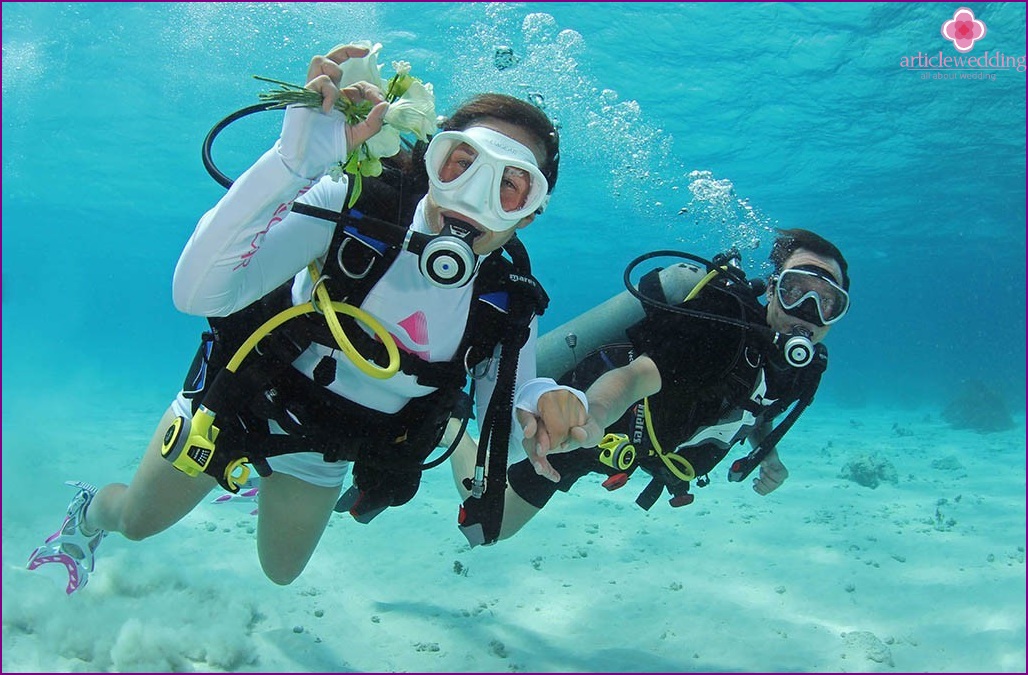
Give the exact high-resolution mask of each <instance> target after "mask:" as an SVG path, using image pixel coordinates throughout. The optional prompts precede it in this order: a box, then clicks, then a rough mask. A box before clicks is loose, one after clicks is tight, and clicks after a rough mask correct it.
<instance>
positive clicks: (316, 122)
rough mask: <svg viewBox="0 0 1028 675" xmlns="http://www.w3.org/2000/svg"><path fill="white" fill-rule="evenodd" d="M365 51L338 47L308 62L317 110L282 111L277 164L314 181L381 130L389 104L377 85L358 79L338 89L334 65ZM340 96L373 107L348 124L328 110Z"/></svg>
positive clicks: (338, 70) (296, 108) (294, 108)
mask: <svg viewBox="0 0 1028 675" xmlns="http://www.w3.org/2000/svg"><path fill="white" fill-rule="evenodd" d="M369 51H370V50H369V49H368V48H367V47H359V46H356V45H340V46H338V47H336V48H334V49H332V51H330V52H329V53H328V54H326V55H324V56H315V57H314V58H313V59H311V63H310V66H309V67H308V69H307V85H306V88H307V89H310V90H311V91H315V92H318V93H320V94H321V97H322V106H321V111H320V112H319V111H317V110H313V109H311V108H306V107H303V106H297V105H294V106H290V107H289V108H287V109H286V115H285V121H284V122H283V123H282V137H281V139H280V141H279V144H278V153H279V155H281V157H282V161H283V162H285V165H286V167H288V168H289V170H290V171H292V172H293V173H294V174H296V175H298V176H301V177H303V178H307V179H311V180H313V179H317V178H320V177H321V176H323V175H324V174H325V173H326V172H327V171H328V169H329V167H331V166H332V165H333V164H335V163H337V162H339V161H341V160H345V159H346V156H347V154H348V150H349V148H355V147H357V146H359V145H360V144H361V143H364V142H365V141H366V140H368V139H369V138H371V137H372V136H374V135H375V134H376V133H378V131H379V130H380V129H381V128H382V118H383V117H384V116H385V114H386V111H387V110H388V109H389V104H388V103H386V102H385V99H384V98H383V95H382V92H381V90H379V88H378V87H376V86H374V85H372V84H369V83H368V82H364V81H358V82H354V83H353V84H351V85H349V86H345V87H343V88H340V86H339V85H340V82H341V79H342V74H343V71H342V68H341V67H340V65H341V64H343V63H344V62H346V61H348V60H349V59H351V58H362V57H364V56H367V55H368V53H369ZM340 97H346V98H347V99H348V100H349V101H350V102H352V103H361V102H364V101H367V102H369V103H371V104H372V106H373V107H372V109H371V112H370V113H369V114H368V116H367V118H366V119H365V120H363V121H361V122H358V123H356V124H353V125H350V124H347V123H346V118H345V117H344V116H343V114H342V113H340V112H338V111H335V110H333V104H334V103H335V102H336V100H337V99H338V98H340Z"/></svg>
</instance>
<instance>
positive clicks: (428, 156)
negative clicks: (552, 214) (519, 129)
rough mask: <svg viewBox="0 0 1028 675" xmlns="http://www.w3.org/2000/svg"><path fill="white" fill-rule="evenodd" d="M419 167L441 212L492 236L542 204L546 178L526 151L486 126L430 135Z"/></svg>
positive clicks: (539, 207) (509, 227) (513, 224)
mask: <svg viewBox="0 0 1028 675" xmlns="http://www.w3.org/2000/svg"><path fill="white" fill-rule="evenodd" d="M425 165H426V168H427V169H428V179H429V182H430V184H431V187H430V190H429V192H430V194H431V195H432V199H433V200H434V201H435V203H436V204H437V205H438V206H439V207H440V208H441V209H442V210H444V211H453V212H455V213H457V214H459V215H462V216H464V217H466V218H468V219H471V220H473V221H475V222H476V223H478V224H479V225H481V226H482V227H484V228H486V229H489V230H492V231H493V232H503V231H505V230H509V229H511V228H512V227H514V226H515V225H517V224H518V223H519V222H520V221H521V219H522V218H525V217H526V216H529V215H531V214H532V213H535V212H536V211H538V210H539V209H541V208H542V207H543V206H544V205H545V204H546V200H547V194H546V191H547V189H548V188H547V183H546V178H545V177H544V176H543V174H542V172H541V171H540V170H539V165H538V162H537V161H536V158H535V155H533V154H532V151H531V150H529V149H528V148H526V147H525V146H524V145H522V144H521V143H519V142H517V141H515V140H514V139H512V138H510V137H508V136H505V135H503V134H501V133H499V132H498V131H494V130H492V129H489V128H486V127H469V128H468V129H465V130H464V131H443V132H440V133H438V134H436V135H435V136H433V137H432V141H431V142H430V143H429V145H428V150H427V151H426V152H425Z"/></svg>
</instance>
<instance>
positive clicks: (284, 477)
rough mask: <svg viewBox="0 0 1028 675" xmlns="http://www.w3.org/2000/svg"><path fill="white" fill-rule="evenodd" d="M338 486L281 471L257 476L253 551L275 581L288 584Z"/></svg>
mask: <svg viewBox="0 0 1028 675" xmlns="http://www.w3.org/2000/svg"><path fill="white" fill-rule="evenodd" d="M340 487H341V486H336V487H320V486H318V485H312V484H310V483H307V482H306V481H302V480H300V479H299V478H296V477H294V476H290V475H288V474H284V473H273V474H271V475H270V476H268V477H267V478H262V479H261V491H260V495H259V497H258V500H259V501H258V510H257V555H258V556H259V557H260V560H261V567H262V568H263V569H264V574H265V575H267V577H268V578H269V579H271V580H272V581H273V582H275V583H276V584H279V585H282V586H286V585H288V584H291V583H292V582H293V581H294V580H295V579H296V578H297V577H298V576H300V573H301V572H303V570H304V568H305V567H306V566H307V561H309V560H310V558H311V555H312V554H313V553H314V549H315V548H317V546H318V542H319V541H321V535H322V534H323V533H324V532H325V527H326V526H327V525H328V519H329V517H330V516H331V515H332V507H334V506H335V504H336V500H337V499H339V492H340Z"/></svg>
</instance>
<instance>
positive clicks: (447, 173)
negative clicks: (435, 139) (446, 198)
mask: <svg viewBox="0 0 1028 675" xmlns="http://www.w3.org/2000/svg"><path fill="white" fill-rule="evenodd" d="M448 146H449V149H448V151H447V150H443V151H442V153H441V157H442V159H441V162H440V166H438V167H435V169H436V172H437V174H436V175H437V176H438V177H439V180H440V181H442V182H443V183H452V182H453V181H455V180H457V179H458V178H460V177H461V176H462V175H464V173H465V172H466V171H467V170H468V169H470V168H471V167H472V166H474V164H475V160H477V159H478V151H477V150H475V149H474V148H473V147H471V146H470V145H468V144H467V143H450V144H448Z"/></svg>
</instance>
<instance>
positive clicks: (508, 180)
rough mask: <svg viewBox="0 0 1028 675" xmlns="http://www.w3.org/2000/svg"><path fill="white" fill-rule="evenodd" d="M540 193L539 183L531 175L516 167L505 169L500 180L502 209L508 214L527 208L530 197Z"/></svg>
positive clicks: (506, 167)
mask: <svg viewBox="0 0 1028 675" xmlns="http://www.w3.org/2000/svg"><path fill="white" fill-rule="evenodd" d="M538 192H539V184H538V181H537V180H535V178H534V177H533V176H532V174H531V173H529V172H528V171H526V170H525V169H522V168H520V167H516V166H505V167H503V177H502V178H501V179H500V207H501V208H502V209H503V210H504V212H506V213H512V212H514V211H520V210H521V209H523V208H525V204H526V203H528V199H529V197H532V196H534V195H536V194H537V193H538Z"/></svg>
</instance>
